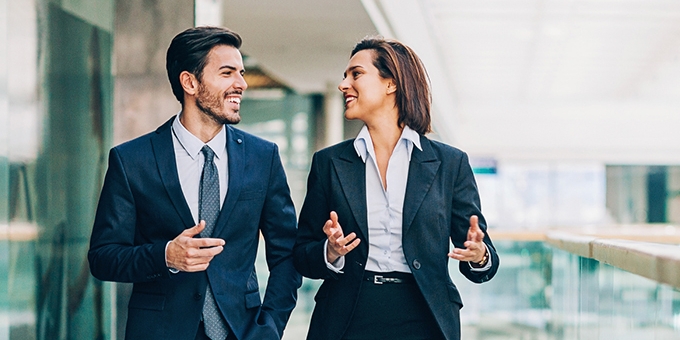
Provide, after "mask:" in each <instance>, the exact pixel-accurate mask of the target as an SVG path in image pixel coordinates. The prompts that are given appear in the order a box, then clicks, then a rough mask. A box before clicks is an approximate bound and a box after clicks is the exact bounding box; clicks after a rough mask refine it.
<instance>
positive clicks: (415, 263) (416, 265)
mask: <svg viewBox="0 0 680 340" xmlns="http://www.w3.org/2000/svg"><path fill="white" fill-rule="evenodd" d="M413 268H415V269H420V261H418V260H413Z"/></svg>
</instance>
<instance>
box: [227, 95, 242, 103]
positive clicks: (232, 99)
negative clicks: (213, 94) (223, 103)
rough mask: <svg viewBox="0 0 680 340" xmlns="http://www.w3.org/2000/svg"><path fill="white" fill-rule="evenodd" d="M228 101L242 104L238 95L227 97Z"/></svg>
mask: <svg viewBox="0 0 680 340" xmlns="http://www.w3.org/2000/svg"><path fill="white" fill-rule="evenodd" d="M227 101H229V102H232V103H236V104H241V98H238V97H230V98H227Z"/></svg>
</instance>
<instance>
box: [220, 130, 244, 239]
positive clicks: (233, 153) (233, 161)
mask: <svg viewBox="0 0 680 340" xmlns="http://www.w3.org/2000/svg"><path fill="white" fill-rule="evenodd" d="M244 140H245V139H244V138H243V134H241V133H240V132H238V131H236V130H235V129H234V128H232V127H231V126H229V125H227V157H228V162H229V184H228V188H227V196H226V197H225V198H224V203H223V204H222V209H221V210H220V215H219V216H218V217H217V223H216V224H215V230H214V231H213V235H218V234H219V233H221V232H222V229H223V227H224V225H225V224H226V222H227V219H228V217H229V214H230V213H231V211H232V210H233V209H234V205H235V204H236V200H237V199H238V196H239V194H240V193H241V182H242V181H241V180H240V179H242V178H243V176H244V171H245V170H244V169H245V146H244V145H243V144H244V143H245V142H244Z"/></svg>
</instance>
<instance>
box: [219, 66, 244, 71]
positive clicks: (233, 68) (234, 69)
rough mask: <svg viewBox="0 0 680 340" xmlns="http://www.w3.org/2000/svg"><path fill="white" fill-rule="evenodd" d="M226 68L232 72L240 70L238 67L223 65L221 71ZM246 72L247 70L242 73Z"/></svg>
mask: <svg viewBox="0 0 680 340" xmlns="http://www.w3.org/2000/svg"><path fill="white" fill-rule="evenodd" d="M225 68H226V69H229V70H232V71H238V68H236V66H231V65H222V66H220V68H219V69H220V70H223V69H225ZM245 71H246V70H245V69H243V70H242V72H245Z"/></svg>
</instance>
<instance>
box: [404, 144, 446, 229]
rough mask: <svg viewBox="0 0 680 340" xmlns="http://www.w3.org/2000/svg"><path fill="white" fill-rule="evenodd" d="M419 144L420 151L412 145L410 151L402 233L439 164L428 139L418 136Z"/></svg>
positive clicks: (420, 201)
mask: <svg viewBox="0 0 680 340" xmlns="http://www.w3.org/2000/svg"><path fill="white" fill-rule="evenodd" d="M420 145H421V146H422V148H423V150H422V151H420V150H419V149H418V148H417V147H414V148H413V152H412V153H411V162H410V164H409V169H408V182H407V184H406V195H405V197H404V213H403V220H402V223H403V235H406V233H407V232H408V229H409V228H410V227H411V223H413V219H414V218H415V216H416V213H417V212H418V209H420V206H421V204H422V203H423V200H424V199H425V195H426V194H427V192H428V191H430V186H432V182H433V181H434V177H435V175H436V174H437V171H438V170H439V165H440V164H441V161H440V160H439V159H438V158H437V156H436V155H435V153H434V152H433V151H432V146H431V145H430V140H429V139H427V138H425V137H424V136H420Z"/></svg>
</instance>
